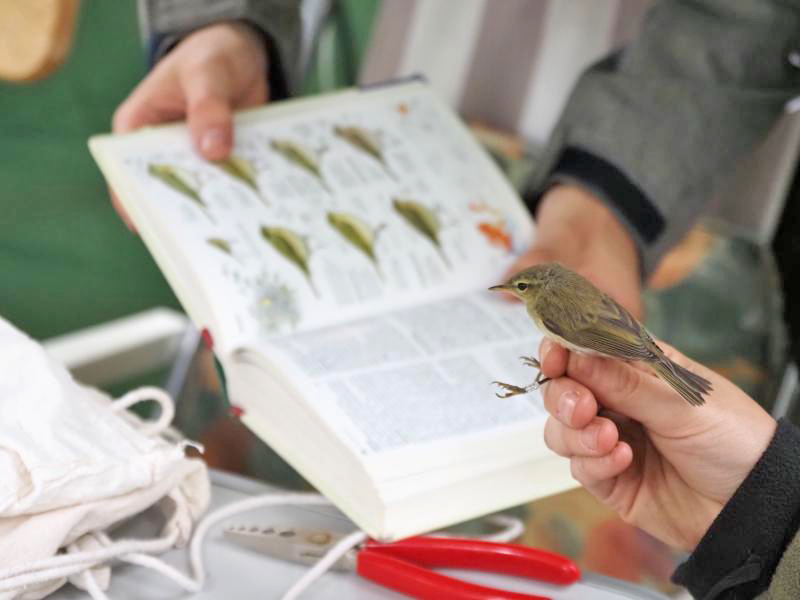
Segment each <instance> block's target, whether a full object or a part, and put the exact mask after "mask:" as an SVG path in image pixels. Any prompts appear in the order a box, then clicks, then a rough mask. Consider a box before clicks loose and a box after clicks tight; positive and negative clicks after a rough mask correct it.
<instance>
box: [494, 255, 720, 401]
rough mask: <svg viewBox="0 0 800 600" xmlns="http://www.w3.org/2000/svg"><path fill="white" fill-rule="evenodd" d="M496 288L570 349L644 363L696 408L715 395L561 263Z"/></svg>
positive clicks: (621, 310)
mask: <svg viewBox="0 0 800 600" xmlns="http://www.w3.org/2000/svg"><path fill="white" fill-rule="evenodd" d="M490 289H492V290H502V291H507V292H510V293H512V294H514V295H515V296H517V297H518V298H520V299H521V300H522V301H523V302H525V307H526V309H527V311H528V315H530V317H531V319H532V320H533V322H534V323H535V324H536V325H537V326H538V327H539V329H540V330H541V331H542V333H544V334H545V335H547V336H548V337H550V338H552V339H554V340H555V341H556V342H558V343H559V344H561V345H563V346H565V347H566V348H568V349H570V350H575V351H577V352H582V353H585V354H600V355H603V356H610V357H613V358H619V359H622V360H626V361H640V362H643V363H645V364H647V365H648V366H649V367H650V368H651V369H652V370H653V371H654V372H655V374H656V375H658V376H659V377H660V378H661V379H663V380H664V381H666V382H667V383H668V384H669V385H670V386H672V387H673V388H674V389H675V391H677V392H678V393H679V394H680V395H681V396H682V397H683V398H684V399H685V400H686V401H687V402H689V404H691V405H693V406H699V405H701V404H703V403H704V402H705V400H704V398H703V395H704V394H707V393H708V392H710V391H711V383H710V382H709V381H708V380H706V379H704V378H703V377H701V376H699V375H696V374H694V373H692V372H690V371H688V370H687V369H685V368H683V367H681V366H680V365H678V364H677V363H675V362H673V361H672V360H670V359H669V358H668V357H667V356H666V355H665V354H664V352H663V350H661V348H659V347H658V344H656V343H655V341H653V338H652V337H650V334H649V333H648V332H647V330H646V329H645V328H644V326H643V325H642V324H641V323H639V322H638V321H637V320H636V319H635V318H634V317H633V316H631V314H630V313H629V312H628V311H627V310H625V309H624V308H623V307H622V306H620V305H619V304H618V303H617V302H616V301H615V300H614V299H613V298H611V297H610V296H608V295H607V294H604V293H603V292H601V291H600V290H598V289H597V288H596V287H595V286H594V285H593V284H592V283H591V282H590V281H589V280H587V279H586V278H584V277H582V276H580V275H578V274H577V273H575V272H573V271H571V270H569V269H567V268H565V267H563V266H561V265H560V264H558V263H546V264H541V265H536V266H534V267H530V268H528V269H525V270H524V271H520V272H519V273H517V274H516V275H514V276H513V277H512V278H511V279H509V280H508V282H506V283H504V284H502V285H496V286H494V287H492V288H490Z"/></svg>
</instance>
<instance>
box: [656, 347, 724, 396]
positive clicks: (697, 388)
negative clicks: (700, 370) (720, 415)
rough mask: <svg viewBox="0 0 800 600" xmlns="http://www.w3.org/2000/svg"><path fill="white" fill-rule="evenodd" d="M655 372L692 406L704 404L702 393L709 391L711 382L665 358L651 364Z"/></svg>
mask: <svg viewBox="0 0 800 600" xmlns="http://www.w3.org/2000/svg"><path fill="white" fill-rule="evenodd" d="M651 367H652V368H653V370H654V371H655V372H656V374H657V375H658V376H659V377H660V378H661V379H663V380H664V381H666V382H667V383H668V384H669V385H670V386H672V388H673V389H674V390H675V391H676V392H678V393H679V394H680V395H681V396H682V397H683V399H684V400H686V401H687V402H688V403H689V404H691V405H692V406H701V405H702V404H705V398H703V395H704V394H708V393H709V392H710V391H711V389H712V388H711V382H710V381H708V380H707V379H706V378H704V377H701V376H700V375H697V374H696V373H692V372H691V371H689V370H688V369H686V368H684V367H682V366H680V365H679V364H677V363H675V362H673V361H671V360H670V359H668V358H667V359H666V360H664V361H659V362H655V363H652V364H651Z"/></svg>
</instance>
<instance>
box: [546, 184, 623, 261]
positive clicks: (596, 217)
mask: <svg viewBox="0 0 800 600" xmlns="http://www.w3.org/2000/svg"><path fill="white" fill-rule="evenodd" d="M536 226H537V227H536V229H537V233H536V235H537V244H538V245H541V246H543V247H548V246H551V245H552V246H556V247H559V248H560V249H561V250H562V251H563V250H564V246H565V244H566V245H567V246H569V248H570V249H571V250H572V251H574V252H578V251H579V250H580V249H581V248H586V247H587V246H589V245H593V243H603V244H604V245H606V246H608V247H609V248H610V249H611V250H612V251H613V253H614V254H615V255H616V258H617V260H619V261H622V262H623V263H624V264H625V265H626V266H630V267H632V268H633V269H634V270H635V271H636V272H638V267H639V255H638V251H637V248H636V244H635V243H634V241H633V239H632V238H631V236H630V234H629V233H628V231H627V229H626V228H625V226H624V225H623V224H622V223H621V222H620V220H619V219H618V218H617V216H616V215H615V214H614V213H613V212H612V211H611V209H610V208H609V207H608V206H606V204H605V203H604V202H603V201H602V200H600V199H599V198H598V197H596V196H595V195H594V194H592V193H591V192H590V191H588V190H587V189H585V188H583V187H580V186H577V185H571V184H558V185H555V186H553V187H552V188H550V189H549V190H548V191H547V192H545V194H544V196H542V199H541V201H540V202H539V205H538V208H537V211H536Z"/></svg>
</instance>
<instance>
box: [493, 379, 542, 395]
mask: <svg viewBox="0 0 800 600" xmlns="http://www.w3.org/2000/svg"><path fill="white" fill-rule="evenodd" d="M492 383H493V384H494V385H498V386H500V387H501V388H503V389H504V390H506V393H505V394H498V393H495V396H497V397H498V398H511V397H512V396H519V395H520V394H527V393H528V392H532V391H533V390H536V389H538V388H539V384H538V383H536V382H535V381H534V382H533V383H531V384H530V385H526V386H525V387H522V386H519V385H513V384H511V383H503V382H502V381H493V382H492Z"/></svg>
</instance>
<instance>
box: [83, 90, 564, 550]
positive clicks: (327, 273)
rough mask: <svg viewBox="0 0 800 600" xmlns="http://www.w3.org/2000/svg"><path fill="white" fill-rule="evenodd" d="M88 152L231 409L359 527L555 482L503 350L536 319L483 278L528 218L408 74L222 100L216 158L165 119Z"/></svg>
mask: <svg viewBox="0 0 800 600" xmlns="http://www.w3.org/2000/svg"><path fill="white" fill-rule="evenodd" d="M89 145H90V148H91V151H92V153H93V155H94V157H95V159H96V160H97V162H98V163H99V165H100V168H101V169H102V171H103V173H104V174H105V176H106V178H107V180H108V181H109V183H110V184H111V186H112V187H113V188H114V190H115V191H116V192H117V194H118V195H119V197H120V200H121V201H122V203H123V205H124V207H125V209H126V210H127V212H128V214H129V215H130V217H131V219H132V220H133V222H134V223H135V225H136V227H137V229H138V231H139V233H140V235H141V236H142V238H143V239H144V241H145V243H146V244H147V246H148V248H149V249H150V251H151V252H152V254H153V256H154V257H155V260H156V261H157V262H158V264H159V266H160V267H161V269H162V271H163V272H164V274H165V276H166V277H167V279H168V281H169V282H170V284H171V285H172V286H173V288H174V290H175V293H176V294H177V296H178V298H179V299H180V300H181V302H182V303H183V305H184V307H185V308H186V310H187V312H188V314H189V316H190V317H191V318H192V320H193V321H194V322H195V324H196V325H197V326H198V327H199V328H207V329H208V330H209V331H210V332H211V334H212V336H213V340H214V350H215V352H216V354H217V356H218V358H219V360H220V362H221V364H222V366H223V369H224V371H225V374H226V380H227V390H228V396H229V398H230V399H231V402H233V403H234V404H236V405H238V406H239V407H241V408H242V410H243V415H242V420H243V421H244V423H245V424H246V425H247V426H248V427H250V428H251V429H252V430H253V431H254V432H255V433H256V434H257V435H259V436H260V437H261V438H262V439H263V440H264V441H265V442H266V443H267V444H269V445H270V446H272V447H273V448H274V449H275V450H276V451H277V452H278V453H279V454H281V455H282V456H283V457H284V458H285V459H286V461H287V462H289V463H290V464H291V465H292V466H294V467H295V468H296V469H297V470H298V471H299V472H300V473H301V474H302V475H303V476H304V477H305V478H306V479H308V480H309V481H310V482H311V483H312V484H313V485H315V486H316V487H317V488H318V489H319V490H320V491H321V492H322V493H323V494H325V495H326V496H327V497H328V498H330V499H331V500H332V501H333V502H334V503H335V504H336V505H337V506H338V507H339V508H340V509H341V510H342V511H343V512H344V513H345V514H347V515H348V516H349V517H350V518H352V519H353V521H355V522H356V523H357V524H358V525H359V526H360V527H362V528H363V529H364V530H365V531H366V532H368V533H369V534H370V535H371V536H373V537H376V538H380V539H387V540H392V539H397V538H401V537H405V536H408V535H413V534H416V533H420V532H423V531H427V530H431V529H434V528H438V527H441V526H445V525H448V524H451V523H455V522H459V521H463V520H466V519H469V518H471V517H475V516H479V515H481V514H485V513H488V512H492V511H495V510H499V509H502V508H505V507H508V506H513V505H516V504H520V503H522V502H525V501H528V500H531V499H533V498H536V497H541V496H545V495H548V494H552V493H555V492H558V491H561V490H564V489H566V488H568V487H572V486H574V485H575V484H574V482H573V480H572V478H571V477H570V475H569V467H568V462H567V461H566V460H563V459H561V458H559V457H557V456H555V455H554V454H552V453H551V452H550V451H549V450H547V448H546V447H545V446H544V443H543V441H542V430H543V426H544V423H545V420H546V414H545V411H544V408H543V406H542V400H541V396H540V395H539V394H538V393H536V394H529V395H526V396H517V397H514V398H509V399H505V400H501V399H498V398H497V397H495V388H494V387H493V386H492V385H491V382H492V380H495V379H499V380H503V381H508V382H515V383H526V382H530V381H532V380H533V378H534V377H535V375H536V373H535V371H534V370H532V369H530V368H529V367H525V366H523V365H522V364H521V363H520V361H519V356H521V355H534V356H535V355H536V354H537V353H538V344H539V334H538V333H537V332H536V329H535V327H534V326H533V325H532V323H531V322H530V321H529V320H528V317H527V315H526V314H525V311H524V309H523V308H522V306H521V305H519V304H512V303H510V302H508V301H505V300H503V299H501V298H497V297H494V295H492V293H490V292H487V291H486V288H487V286H489V285H493V284H495V283H498V280H499V278H500V277H501V276H502V275H503V273H504V271H505V269H506V268H507V267H508V266H509V265H510V264H511V262H512V261H513V259H514V257H515V256H517V255H518V254H519V253H520V252H521V251H523V250H524V249H525V248H526V247H527V246H528V244H529V243H530V242H531V239H532V236H533V226H532V222H531V219H530V217H529V215H528V213H527V211H526V209H525V207H524V206H523V204H522V203H521V202H520V200H519V198H518V197H517V195H516V194H515V192H514V191H513V189H512V188H511V187H510V186H509V184H508V183H507V182H506V180H505V179H504V177H503V176H502V174H501V173H500V171H499V170H498V169H497V168H496V166H495V165H494V164H493V162H492V161H491V159H490V158H489V157H488V155H487V154H486V153H485V152H484V151H483V149H482V148H481V147H480V146H479V145H478V144H477V142H476V141H475V140H474V138H473V137H472V136H471V134H470V133H469V132H468V130H467V129H466V128H465V127H464V125H463V124H462V123H461V122H460V121H459V120H458V118H457V117H456V116H455V115H454V114H453V113H452V111H451V110H450V109H449V108H448V107H447V106H446V105H445V104H444V103H442V102H441V101H440V100H439V99H438V98H436V97H435V95H434V94H433V93H432V92H431V91H430V90H429V89H428V87H427V86H426V85H424V84H422V83H419V82H411V83H404V84H396V85H391V86H385V87H380V88H373V89H366V90H355V89H354V90H348V91H344V92H339V93H335V94H330V95H325V96H319V97H314V98H308V99H300V100H293V101H288V102H281V103H276V104H271V105H269V106H267V107H264V108H259V109H256V110H251V111H247V112H243V113H241V114H239V115H237V117H236V146H235V149H234V153H233V157H232V158H231V159H230V160H229V161H227V162H225V163H217V164H215V163H209V162H204V161H203V160H202V159H201V158H199V157H198V156H197V155H196V154H195V153H194V152H193V151H192V149H191V146H190V142H189V137H188V134H187V130H186V127H185V126H184V125H182V124H181V125H170V126H166V127H158V128H154V129H150V130H145V131H141V132H137V133H133V134H127V135H119V136H108V135H104V136H96V137H93V138H92V139H91V140H90V143H89Z"/></svg>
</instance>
